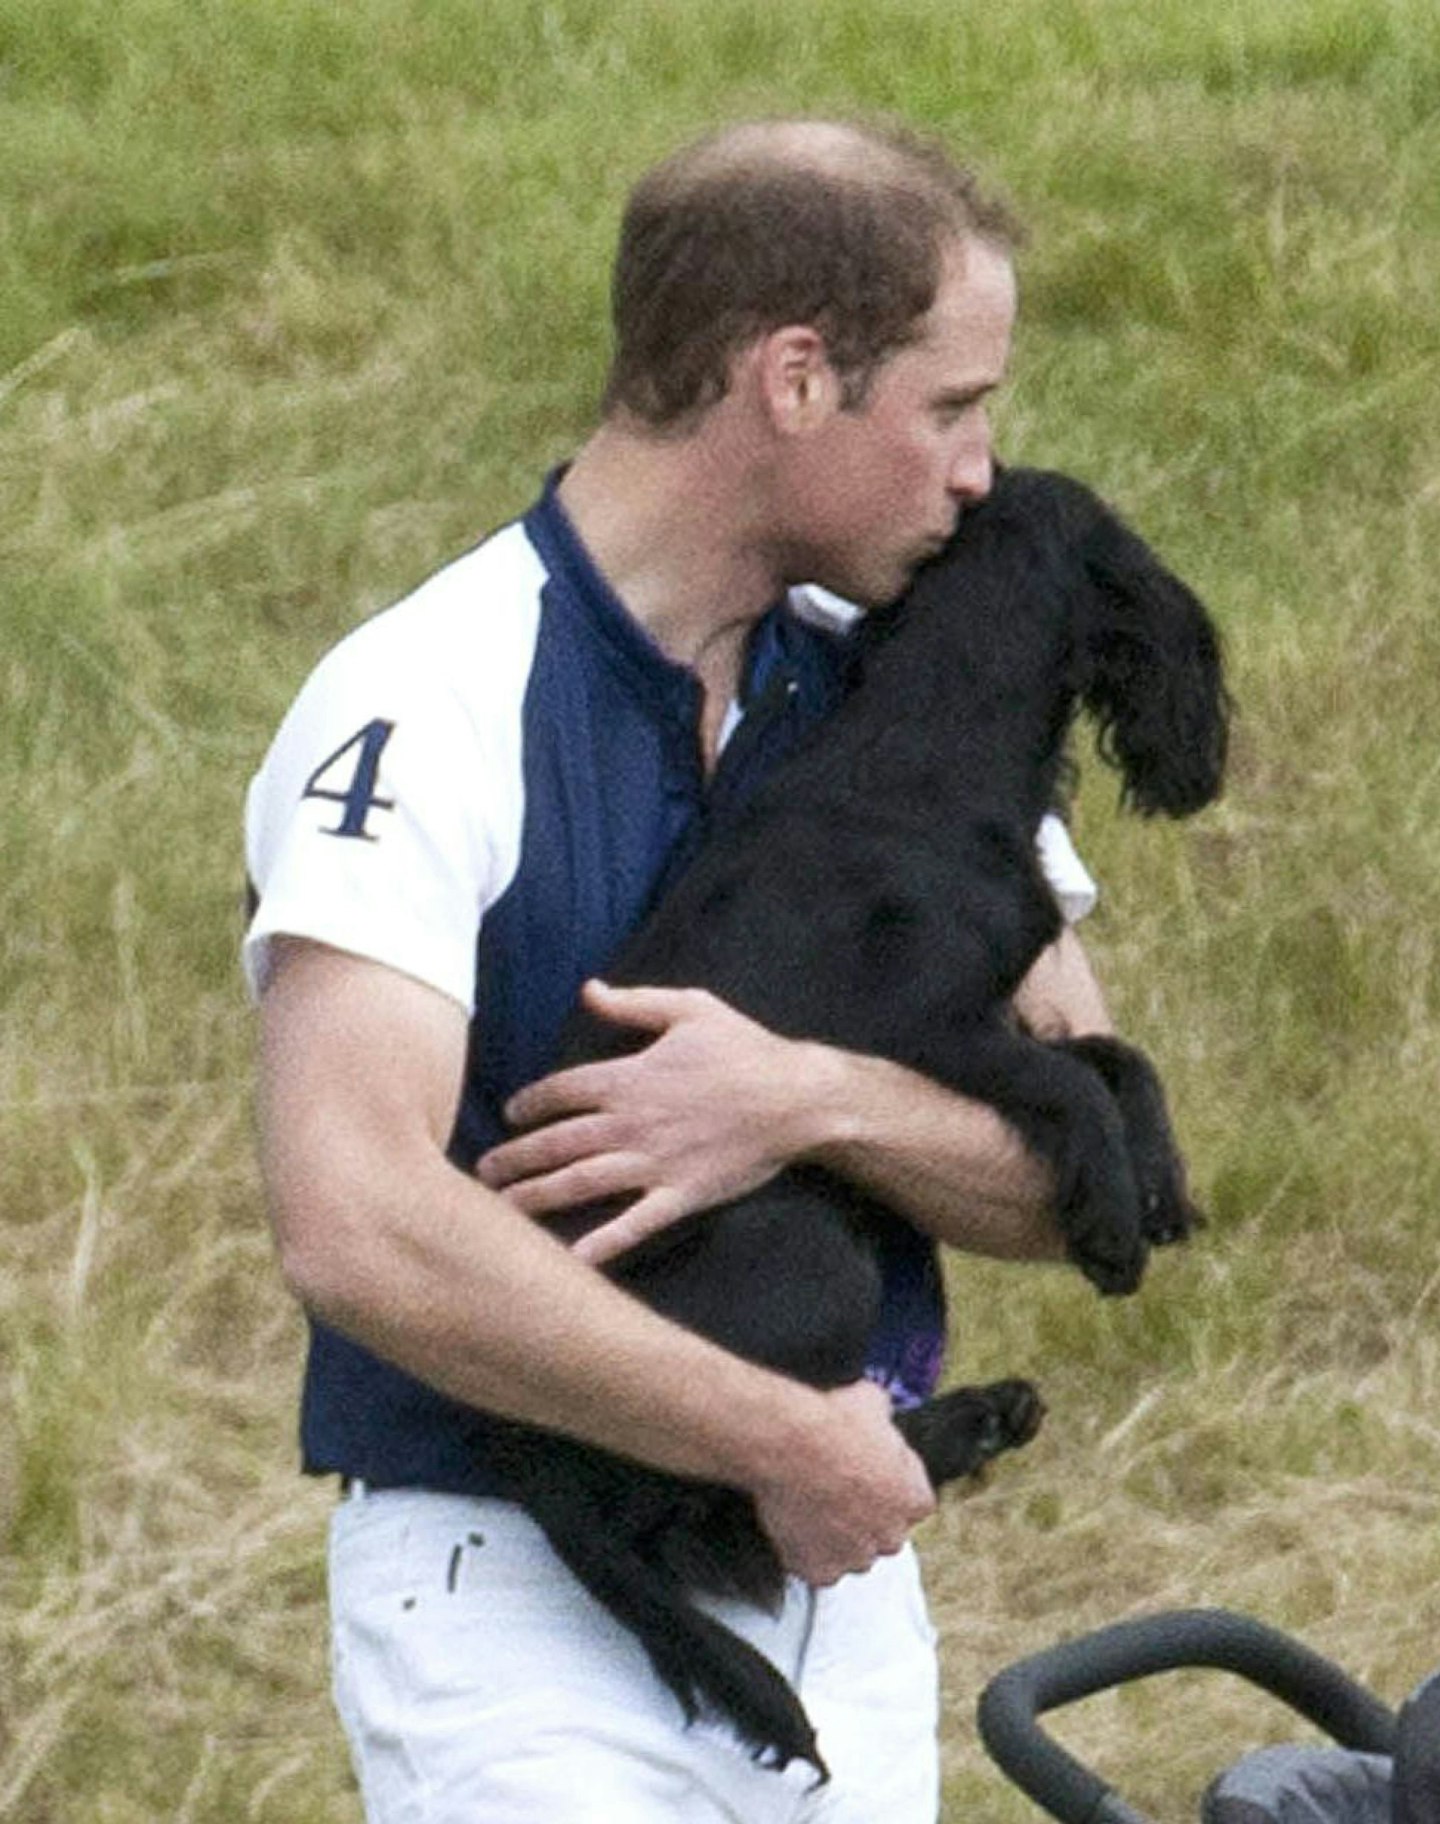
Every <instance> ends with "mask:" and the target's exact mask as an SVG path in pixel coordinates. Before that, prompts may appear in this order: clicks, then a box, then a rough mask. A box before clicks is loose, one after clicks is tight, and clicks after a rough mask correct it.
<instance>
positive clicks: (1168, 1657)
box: [979, 1609, 1396, 1824]
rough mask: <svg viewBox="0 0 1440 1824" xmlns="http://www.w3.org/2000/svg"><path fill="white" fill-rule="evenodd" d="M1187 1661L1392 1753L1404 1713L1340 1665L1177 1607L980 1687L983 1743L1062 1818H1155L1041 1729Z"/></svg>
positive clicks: (1335, 1732)
mask: <svg viewBox="0 0 1440 1824" xmlns="http://www.w3.org/2000/svg"><path fill="white" fill-rule="evenodd" d="M1185 1666H1203V1667H1210V1668H1213V1669H1215V1670H1218V1671H1222V1672H1235V1673H1238V1674H1239V1675H1240V1677H1242V1678H1245V1679H1248V1680H1249V1681H1250V1683H1251V1684H1253V1685H1258V1686H1259V1687H1260V1688H1261V1689H1262V1690H1265V1691H1268V1692H1270V1693H1271V1694H1272V1695H1273V1696H1275V1697H1278V1698H1280V1699H1282V1700H1283V1702H1285V1703H1287V1704H1289V1706H1290V1707H1291V1709H1292V1710H1297V1711H1298V1712H1299V1713H1300V1714H1301V1715H1302V1716H1305V1717H1308V1718H1309V1720H1310V1721H1311V1722H1313V1723H1317V1724H1318V1725H1319V1726H1320V1727H1321V1728H1322V1729H1323V1730H1324V1731H1325V1732H1326V1734H1327V1735H1329V1736H1330V1737H1331V1738H1332V1739H1333V1740H1335V1741H1337V1742H1339V1743H1340V1745H1341V1746H1342V1747H1345V1748H1359V1749H1364V1750H1367V1751H1369V1752H1371V1753H1375V1754H1391V1753H1393V1752H1394V1747H1395V1729H1396V1717H1395V1713H1394V1711H1393V1710H1391V1709H1390V1708H1389V1706H1388V1705H1386V1704H1383V1703H1381V1701H1380V1700H1379V1698H1377V1697H1375V1696H1374V1695H1373V1693H1371V1692H1370V1691H1367V1690H1366V1689H1365V1687H1364V1686H1363V1685H1360V1684H1357V1683H1356V1682H1355V1680H1354V1679H1352V1678H1350V1677H1348V1676H1347V1675H1346V1674H1345V1673H1344V1672H1342V1671H1341V1670H1340V1668H1339V1667H1338V1666H1337V1665H1335V1664H1334V1663H1333V1661H1331V1660H1328V1659H1325V1658H1324V1657H1322V1655H1320V1654H1319V1653H1315V1652H1312V1651H1311V1649H1310V1648H1309V1647H1305V1646H1302V1645H1301V1644H1300V1642H1299V1641H1298V1640H1295V1639H1293V1638H1292V1637H1291V1636H1290V1635H1288V1634H1282V1633H1280V1632H1279V1631H1278V1630H1276V1629H1275V1628H1272V1627H1268V1626H1267V1625H1266V1624H1265V1623H1264V1622H1260V1621H1255V1620H1254V1619H1253V1618H1252V1617H1250V1616H1247V1615H1237V1614H1234V1613H1232V1612H1231V1611H1230V1610H1228V1609H1171V1610H1167V1611H1165V1612H1164V1613H1161V1614H1158V1615H1149V1616H1145V1617H1143V1618H1142V1619H1141V1620H1139V1621H1122V1622H1117V1623H1116V1624H1115V1625H1114V1626H1113V1627H1108V1628H1101V1629H1099V1630H1098V1631H1097V1632H1096V1633H1093V1634H1085V1635H1082V1636H1081V1637H1080V1638H1079V1639H1076V1640H1067V1641H1062V1642H1061V1643H1060V1644H1059V1645H1058V1646H1054V1647H1050V1648H1048V1649H1047V1650H1046V1651H1045V1652H1043V1653H1035V1654H1032V1655H1031V1656H1030V1657H1029V1658H1028V1659H1022V1660H1019V1661H1017V1663H1016V1664H1015V1665H1013V1666H1010V1667H1007V1669H1006V1670H1005V1671H1004V1672H1001V1673H1000V1674H999V1675H998V1676H997V1677H996V1678H993V1679H992V1680H991V1681H990V1683H989V1684H988V1685H987V1686H986V1687H985V1689H984V1691H982V1692H981V1694H980V1705H979V1722H980V1739H981V1740H982V1741H983V1742H984V1744H985V1748H986V1751H987V1752H988V1753H989V1755H990V1757H991V1759H992V1760H994V1761H995V1763H996V1765H997V1766H999V1767H1000V1768H1001V1769H1002V1771H1003V1772H1004V1773H1005V1774H1007V1775H1008V1777H1009V1778H1010V1779H1011V1780H1012V1781H1013V1782H1014V1783H1015V1785H1017V1786H1018V1787H1019V1788H1020V1790H1021V1791H1022V1792H1024V1793H1026V1794H1027V1795H1028V1796H1029V1797H1030V1798H1032V1799H1034V1800H1035V1802H1036V1804H1038V1805H1041V1806H1043V1807H1044V1808H1045V1810H1046V1811H1048V1812H1049V1813H1050V1815H1051V1816H1052V1817H1054V1818H1058V1819H1060V1820H1061V1824H1148V1820H1146V1819H1145V1817H1144V1814H1143V1813H1141V1812H1137V1811H1135V1810H1134V1809H1133V1808H1132V1807H1131V1806H1129V1805H1128V1804H1126V1802H1125V1801H1124V1800H1123V1799H1121V1798H1119V1797H1118V1796H1117V1795H1116V1794H1115V1793H1114V1792H1113V1791H1112V1790H1111V1789H1110V1787H1108V1786H1107V1785H1106V1784H1105V1782H1104V1781H1103V1780H1102V1779H1101V1778H1100V1777H1099V1775H1098V1774H1096V1773H1093V1772H1092V1771H1091V1770H1090V1769H1089V1768H1088V1767H1086V1766H1084V1765H1083V1763H1081V1762H1080V1761H1077V1760H1076V1759H1075V1757H1074V1755H1072V1754H1070V1753H1068V1752H1067V1751H1066V1750H1065V1749H1064V1748H1062V1747H1061V1746H1060V1745H1059V1743H1058V1742H1056V1741H1054V1740H1053V1739H1052V1738H1051V1737H1050V1736H1049V1735H1047V1734H1046V1733H1045V1731H1044V1730H1043V1729H1042V1728H1041V1727H1040V1725H1039V1722H1038V1720H1037V1719H1038V1718H1039V1717H1040V1716H1041V1715H1042V1714H1043V1713H1044V1712H1045V1711H1047V1710H1054V1709H1057V1708H1059V1707H1060V1706H1061V1705H1063V1704H1073V1703H1075V1702H1076V1701H1077V1700H1078V1699H1080V1698H1082V1697H1091V1696H1093V1695H1094V1694H1095V1693H1096V1692H1097V1691H1106V1690H1109V1689H1110V1687H1111V1686H1113V1685H1121V1684H1126V1683H1128V1682H1129V1680H1131V1679H1134V1678H1148V1677H1149V1676H1150V1675H1151V1674H1152V1673H1156V1672H1174V1671H1177V1670H1179V1669H1180V1668H1182V1667H1185Z"/></svg>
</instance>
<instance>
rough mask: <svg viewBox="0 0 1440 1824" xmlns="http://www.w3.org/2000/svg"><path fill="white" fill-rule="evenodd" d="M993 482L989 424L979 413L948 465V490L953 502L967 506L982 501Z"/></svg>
mask: <svg viewBox="0 0 1440 1824" xmlns="http://www.w3.org/2000/svg"><path fill="white" fill-rule="evenodd" d="M994 479H995V460H994V453H993V451H992V448H991V444H990V424H989V420H988V419H987V418H986V417H985V415H984V414H983V412H982V413H980V414H979V421H978V423H974V424H972V425H971V426H970V427H969V435H968V436H967V437H966V438H965V441H964V442H963V443H962V444H961V445H960V447H959V449H957V450H956V452H955V460H954V462H953V463H952V464H951V465H950V477H949V488H950V492H951V493H952V494H953V495H954V496H955V498H956V499H957V500H959V501H963V502H966V503H971V502H974V501H977V500H984V498H985V496H986V495H987V494H988V493H989V492H990V488H991V484H992V483H993V482H994Z"/></svg>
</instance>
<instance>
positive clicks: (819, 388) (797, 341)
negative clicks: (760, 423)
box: [755, 323, 840, 436]
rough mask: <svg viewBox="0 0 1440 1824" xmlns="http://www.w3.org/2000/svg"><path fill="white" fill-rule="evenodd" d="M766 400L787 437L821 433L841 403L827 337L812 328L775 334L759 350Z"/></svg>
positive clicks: (758, 379)
mask: <svg viewBox="0 0 1440 1824" xmlns="http://www.w3.org/2000/svg"><path fill="white" fill-rule="evenodd" d="M755 378H756V382H757V385H758V388H759V395H760V400H761V402H762V404H763V406H764V409H765V411H766V413H767V415H768V416H769V418H770V420H771V423H772V424H773V425H774V426H775V429H776V430H777V431H778V432H780V434H781V435H782V436H799V435H803V434H804V433H805V432H807V431H811V430H814V429H816V427H817V426H819V425H821V424H823V423H824V422H825V420H826V419H827V418H828V417H830V416H831V414H832V413H834V412H835V411H836V410H837V409H838V407H839V403H840V382H839V379H838V377H837V375H836V373H835V370H834V368H833V367H831V365H830V357H829V353H828V351H827V350H826V347H825V338H824V336H822V335H821V334H820V332H819V330H818V329H813V328H812V327H811V326H810V325H809V324H807V323H794V324H787V325H786V326H785V327H784V328H783V329H775V330H771V332H770V333H769V335H767V336H764V337H762V338H761V340H760V342H759V343H758V344H757V345H756V348H755Z"/></svg>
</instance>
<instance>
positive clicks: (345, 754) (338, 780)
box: [300, 719, 395, 842]
mask: <svg viewBox="0 0 1440 1824" xmlns="http://www.w3.org/2000/svg"><path fill="white" fill-rule="evenodd" d="M394 732H395V724H394V723H393V722H382V721H380V720H378V719H377V720H376V721H374V722H367V723H366V724H365V726H364V728H362V729H361V730H360V732H359V733H358V734H355V735H352V736H351V737H350V739H349V740H348V741H346V742H345V743H343V745H341V746H340V747H337V748H336V749H335V752H334V753H333V754H331V755H330V757H329V759H327V760H322V761H321V762H320V764H319V766H317V767H316V768H315V771H314V772H313V773H311V775H310V777H309V778H308V779H307V780H306V782H305V790H304V791H303V792H302V793H301V794H300V796H301V797H302V798H328V799H330V800H331V802H332V803H334V804H341V805H344V807H345V811H344V815H343V816H342V817H341V819H340V821H339V823H337V824H336V825H335V827H334V829H332V830H325V831H323V832H322V833H323V834H324V835H326V836H358V837H360V838H361V839H362V840H363V841H365V842H375V841H376V840H377V838H376V836H375V835H374V833H373V832H372V831H370V830H367V829H366V828H365V820H366V818H367V817H369V815H370V813H371V811H389V810H393V809H394V807H395V801H394V799H393V798H381V797H379V796H378V795H377V793H376V790H375V782H376V780H377V779H378V777H379V774H380V756H381V754H383V753H384V751H385V743H386V742H387V741H388V740H389V739H390V737H391V735H392V734H393V733H394ZM351 756H353V758H352V757H351ZM347 781H348V783H347Z"/></svg>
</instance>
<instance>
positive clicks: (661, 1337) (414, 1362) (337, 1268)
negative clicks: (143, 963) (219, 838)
mask: <svg viewBox="0 0 1440 1824" xmlns="http://www.w3.org/2000/svg"><path fill="white" fill-rule="evenodd" d="M465 1046H466V1021H465V1018H464V1016H463V1013H462V1012H461V1011H460V1009H459V1008H458V1007H456V1006H455V1005H454V1004H453V1003H452V1002H450V1001H449V1000H447V999H446V998H445V997H444V996H442V995H439V994H437V993H436V992H435V991H434V990H432V989H430V988H427V987H424V986H422V985H421V984H419V983H417V982H414V981H411V980H410V979H408V978H407V977H404V976H402V975H399V974H397V973H396V972H394V971H392V970H389V969H386V968H383V967H381V966H380V965H378V964H374V963H369V962H365V961H362V960H360V959H358V958H354V957H350V956H345V955H342V954H340V953H339V952H336V951H333V950H329V949H327V948H324V947H323V946H319V945H314V944H308V943H301V942H296V941H287V942H284V943H282V944H279V945H277V965H276V968H275V971H274V974H273V977H272V979H271V982H270V985H269V986H268V988H267V989H266V992H265V995H264V997H263V1001H262V1047H261V1072H260V1090H261V1099H260V1116H261V1131H262V1161H263V1166H264V1172H265V1178H266V1184H267V1188H268V1192H269V1197H270V1204H271V1210H272V1215H273V1220H274V1225H275V1231H276V1236H277V1240H278V1244H279V1248H280V1254H281V1259H282V1264H283V1266H284V1270H285V1273H286V1276H287V1278H288V1280H289V1282H290V1284H291V1285H292V1287H293V1288H294V1290H295V1291H296V1293H297V1294H298V1296H299V1297H300V1298H301V1300H302V1301H303V1302H304V1303H305V1304H306V1306H307V1307H308V1308H309V1309H310V1310H311V1311H312V1312H313V1313H314V1314H315V1315H316V1316H317V1317H318V1318H320V1319H321V1320H323V1321H324V1322H326V1323H328V1324H330V1325H332V1326H333V1327H334V1328H336V1329H338V1330H340V1331H342V1332H343V1333H345V1334H346V1335H349V1336H351V1337H353V1338H355V1339H356V1340H357V1341H359V1342H361V1343H362V1344H364V1345H365V1346H366V1347H368V1348H370V1349H372V1350H374V1351H375V1352H376V1353H377V1354H379V1355H381V1356H384V1357H385V1358H387V1359H388V1360H390V1361H393V1362H395V1363H397V1364H398V1365H399V1366H401V1367H403V1368H405V1369H406V1370H408V1371H409V1372H410V1373H412V1374H415V1375H417V1376H419V1377H420V1378H421V1379H423V1380H425V1381H427V1382H429V1383H430V1384H431V1385H433V1386H435V1387H437V1388H439V1389H441V1390H442V1391H443V1392H446V1393H448V1394H450V1395H452V1396H453V1397H455V1398H457V1399H460V1400H463V1401H465V1402H467V1403H469V1404H472V1405H476V1406H480V1407H483V1408H486V1409H489V1410H492V1411H496V1412H499V1413H503V1414H505V1415H507V1416H509V1417H512V1418H517V1419H521V1420H524V1421H527V1422H530V1423H534V1424H539V1425H545V1426H550V1427H554V1428H556V1429H559V1430H562V1431H566V1432H570V1433H573V1434H575V1435H577V1436H580V1437H582V1438H585V1439H587V1440H588V1441H590V1442H592V1443H596V1444H600V1445H604V1446H606V1447H607V1448H609V1449H612V1450H615V1451H619V1452H621V1453H623V1454H626V1455H630V1456H634V1457H637V1458H640V1459H642V1460H643V1461H645V1462H648V1463H651V1464H654V1465H655V1466H657V1467H660V1468H664V1469H668V1470H671V1471H674V1472H677V1473H679V1474H683V1475H693V1476H699V1477H703V1478H705V1479H707V1480H715V1481H720V1482H724V1483H727V1484H730V1485H732V1486H736V1487H739V1488H742V1489H745V1490H746V1491H747V1492H749V1493H751V1494H752V1495H753V1496H754V1497H755V1499H756V1503H757V1508H758V1510H759V1512H760V1516H761V1519H762V1523H764V1524H765V1525H766V1526H767V1529H768V1530H769V1531H770V1533H771V1536H772V1538H774V1540H775V1542H776V1544H777V1546H778V1547H779V1548H780V1551H781V1555H782V1557H783V1558H784V1560H785V1561H786V1563H787V1564H788V1565H789V1566H790V1568H792V1569H794V1570H796V1571H797V1572H798V1573H799V1574H800V1575H802V1576H805V1577H807V1578H808V1579H809V1580H811V1581H812V1582H822V1583H823V1582H830V1581H833V1580H834V1579H835V1578H836V1577H838V1576H840V1575H842V1574H844V1572H846V1571H848V1570H852V1569H858V1568H861V1567H862V1566H863V1565H865V1564H868V1563H869V1562H870V1561H871V1559H873V1558H874V1557H875V1556H876V1555H877V1554H879V1553H881V1552H885V1551H893V1550H895V1549H897V1548H898V1546H899V1545H900V1544H901V1543H902V1541H903V1539H904V1537H905V1536H906V1534H907V1533H908V1531H909V1529H910V1527H911V1526H912V1525H914V1524H915V1522H916V1521H917V1520H919V1519H920V1518H922V1517H923V1516H924V1515H925V1514H926V1513H927V1512H928V1511H929V1509H930V1507H931V1505H932V1497H931V1495H930V1491H929V1487H928V1484H927V1483H926V1481H925V1477H924V1472H923V1470H922V1469H921V1467H920V1464H919V1462H918V1460H917V1459H916V1458H915V1457H914V1456H913V1455H912V1454H911V1453H910V1451H909V1450H908V1449H907V1448H906V1446H905V1445H904V1444H903V1442H902V1441H901V1440H900V1437H899V1434H898V1433H897V1432H896V1431H895V1430H894V1428H893V1426H891V1425H890V1423H889V1420H888V1416H887V1412H886V1408H885V1402H884V1401H883V1399H882V1398H881V1397H880V1396H879V1395H878V1394H877V1393H876V1390H874V1389H872V1388H867V1387H865V1386H859V1387H855V1388H850V1389H845V1390H841V1391H840V1392H838V1393H820V1392H817V1391H815V1390H814V1389H811V1388H808V1387H804V1386H801V1385H799V1384H798V1383H796V1382H792V1381H789V1380H787V1379H785V1378H783V1377H781V1376H779V1375H775V1374H771V1373H769V1372H767V1371H765V1370H763V1369H760V1368H756V1367H754V1366H752V1365H751V1364H748V1363H745V1362H742V1361H740V1360H739V1359H738V1358H736V1357H733V1356H731V1355H729V1354H727V1353H726V1352H725V1351H723V1350H721V1349H719V1348H717V1347H716V1346H714V1345H713V1344H711V1343H708V1342H706V1341H705V1340H704V1339H702V1338H700V1337H698V1336H694V1335H692V1334H691V1333H689V1332H688V1331H685V1330H683V1329H681V1328H679V1327H678V1326H676V1325H673V1324H670V1323H668V1322H666V1321H665V1320H664V1319H662V1318H660V1317H659V1316H657V1315H656V1314H655V1313H654V1312H652V1311H650V1310H649V1309H648V1308H647V1307H646V1306H644V1305H643V1304H641V1303H640V1302H639V1301H637V1300H635V1299H633V1298H631V1297H629V1296H628V1295H627V1294H625V1293H623V1292H621V1291H619V1290H618V1289H616V1288H615V1287H614V1286H612V1285H611V1284H610V1283H609V1282H608V1281H606V1280H605V1279H603V1278H602V1277H601V1276H599V1275H598V1274H596V1273H594V1272H593V1271H591V1270H590V1269H589V1268H588V1267H587V1266H585V1265H584V1264H582V1263H581V1262H580V1261H578V1260H576V1259H575V1258H574V1257H573V1256H571V1255H570V1254H568V1253H567V1252H566V1250H565V1249H564V1248H562V1247H560V1246H559V1245H558V1244H557V1243H556V1242H554V1241H553V1240H551V1239H550V1238H549V1237H548V1236H547V1235H546V1234H545V1233H544V1232H543V1230H541V1229H540V1228H539V1227H537V1226H536V1225H535V1224H534V1223H532V1222H531V1221H529V1220H528V1218H527V1217H526V1216H525V1215H523V1214H522V1213H521V1212H520V1211H519V1210H517V1209H516V1208H515V1207H514V1206H513V1205H512V1204H511V1203H510V1202H508V1201H507V1200H506V1199H505V1198H504V1197H502V1196H500V1195H497V1194H495V1193H494V1192H492V1191H490V1190H487V1189H486V1188H485V1187H484V1186H482V1185H480V1184H478V1183H476V1182H475V1181H474V1180H473V1179H471V1178H469V1177H468V1176H467V1175H465V1174H464V1173H462V1172H460V1171H458V1170H456V1169H455V1168H454V1167H453V1166H452V1165H451V1164H450V1163H449V1162H448V1160H447V1159H446V1158H445V1156H444V1148H445V1145H446V1142H447V1139H448V1136H449V1132H450V1127H451V1124H452V1121H453V1117H454V1111H455V1106H456V1098H457V1095H458V1090H459V1084H460V1080H461V1072H462V1069H463V1064H464V1057H465Z"/></svg>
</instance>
